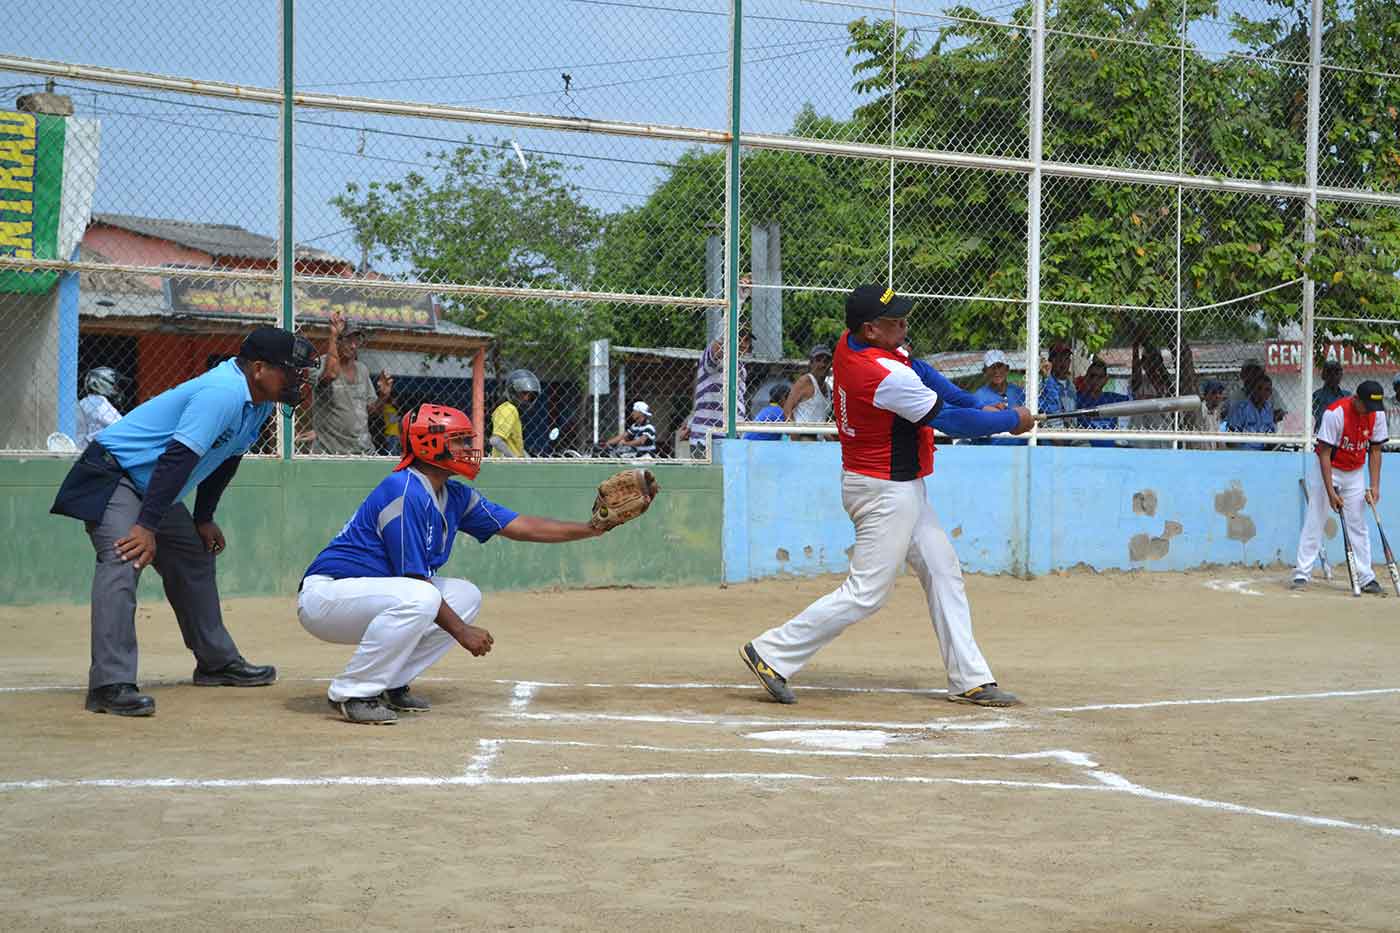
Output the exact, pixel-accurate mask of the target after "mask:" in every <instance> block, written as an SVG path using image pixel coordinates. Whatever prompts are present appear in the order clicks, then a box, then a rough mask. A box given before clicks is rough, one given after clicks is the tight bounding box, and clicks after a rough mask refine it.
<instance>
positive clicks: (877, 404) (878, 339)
mask: <svg viewBox="0 0 1400 933" xmlns="http://www.w3.org/2000/svg"><path fill="white" fill-rule="evenodd" d="M912 307H913V302H912V301H910V300H909V299H908V298H901V297H899V296H898V295H896V294H895V293H894V290H893V289H886V288H881V287H880V286H878V285H862V286H860V287H859V288H857V289H856V290H855V291H853V292H851V293H850V295H849V296H847V298H846V328H847V330H846V332H845V333H843V334H842V335H841V338H840V339H839V340H838V341H837V343H836V353H835V359H834V363H833V366H834V369H835V373H836V378H835V392H834V399H833V404H834V406H835V415H836V427H837V434H838V437H839V439H840V441H841V466H842V473H841V500H842V504H843V505H844V506H845V508H846V514H847V515H849V516H850V517H851V521H852V522H854V523H855V526H856V543H855V547H854V548H853V549H852V551H851V567H850V575H849V576H847V577H846V580H845V582H844V583H842V584H841V586H840V588H839V589H837V590H836V591H835V592H833V593H829V594H827V595H826V596H823V597H822V598H821V599H819V600H817V601H816V602H814V603H813V604H812V605H810V606H808V607H807V608H806V609H804V610H803V611H802V612H801V613H799V614H798V615H797V616H796V617H795V618H793V619H790V620H788V621H787V622H785V623H784V624H782V625H780V626H778V627H777V628H772V629H769V630H768V631H766V632H764V633H763V634H762V635H760V636H759V637H757V638H755V639H754V640H753V641H751V642H749V643H748V644H747V645H745V646H744V647H743V649H742V651H741V655H742V657H743V659H744V663H745V664H747V665H748V666H749V669H750V670H752V671H753V672H754V674H755V675H756V676H757V677H758V679H759V681H760V682H761V683H762V684H763V686H764V688H765V689H766V690H767V691H768V693H769V694H770V695H771V696H772V697H773V699H775V700H777V701H778V702H779V703H793V702H796V698H795V697H794V696H793V693H792V690H791V688H789V687H788V683H787V682H788V679H789V678H790V677H792V676H793V675H794V674H796V673H797V672H798V671H800V670H801V669H802V667H803V665H805V664H806V663H807V662H808V661H809V660H811V658H812V656H813V655H815V654H816V653H817V652H818V651H820V650H821V649H822V647H823V646H825V645H826V644H828V643H829V642H831V641H832V640H834V639H835V638H836V636H838V635H840V634H841V632H843V631H844V630H845V629H846V627H847V626H848V625H852V624H854V623H856V622H859V621H860V620H861V619H864V618H865V617H867V616H869V615H871V614H873V613H874V612H876V611H877V610H878V609H879V608H880V607H881V606H883V605H884V604H885V601H886V600H887V599H888V598H889V595H890V591H891V590H892V589H893V588H894V581H895V576H896V574H898V572H899V568H900V566H901V565H902V564H904V562H905V561H906V560H907V561H908V562H909V565H910V567H911V568H913V570H914V572H915V573H916V574H918V577H919V582H920V583H922V584H923V587H924V592H925V593H926V594H927V596H928V608H929V617H930V619H931V620H932V621H933V629H934V632H935V634H936V635H937V637H938V645H939V648H940V650H941V651H942V654H943V666H944V667H945V668H946V670H947V672H948V688H949V690H948V699H950V700H953V701H956V702H962V703H975V704H977V705H978V706H1010V705H1012V704H1014V703H1016V702H1018V701H1017V699H1016V697H1015V696H1013V695H1012V694H1011V693H1009V692H1007V691H1006V690H1003V689H1002V688H1001V687H999V686H998V685H997V683H996V679H995V678H994V677H993V676H992V671H991V668H990V667H988V665H987V661H986V659H985V658H983V657H982V651H981V649H979V648H978V647H977V642H976V640H974V639H973V637H972V616H971V611H970V610H969V608H968V604H967V592H966V590H965V589H964V587H963V579H962V567H961V566H960V565H959V564H958V555H957V552H956V551H954V550H953V545H952V543H951V542H950V541H949V540H948V535H947V534H946V533H945V532H944V531H943V528H942V526H941V525H939V523H938V517H937V516H936V515H935V514H934V511H933V506H932V505H930V504H929V501H928V495H927V493H926V492H925V490H924V479H923V478H924V477H925V476H927V475H928V474H929V473H931V472H933V427H932V425H934V424H937V426H938V429H939V430H940V431H943V432H944V433H945V434H949V435H952V436H959V437H979V436H983V435H987V434H996V433H998V432H1001V431H1009V432H1011V433H1013V434H1023V433H1025V432H1026V431H1028V430H1030V428H1031V424H1032V421H1031V413H1030V411H1029V409H1027V408H1025V407H1023V406H1018V407H1016V408H1012V409H1008V410H1005V411H983V410H982V408H981V406H980V405H979V404H978V402H977V399H976V398H975V397H974V396H973V395H972V394H971V393H969V392H964V391H963V390H962V389H960V388H958V387H957V386H955V385H954V384H953V383H952V382H950V381H949V380H948V379H947V378H945V377H944V376H942V375H940V374H939V373H938V372H936V371H935V370H934V369H933V367H931V366H929V365H928V364H927V363H925V362H923V361H922V360H911V359H910V357H909V354H908V352H907V351H906V350H905V349H904V348H903V344H904V339H905V336H906V334H907V333H908V321H907V320H906V317H907V315H908V314H909V311H910V309H911V308H912Z"/></svg>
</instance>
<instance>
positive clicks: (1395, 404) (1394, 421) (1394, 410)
mask: <svg viewBox="0 0 1400 933" xmlns="http://www.w3.org/2000/svg"><path fill="white" fill-rule="evenodd" d="M1390 391H1391V393H1392V398H1391V403H1390V408H1389V409H1388V410H1387V411H1386V413H1385V420H1386V424H1387V426H1388V427H1389V433H1390V439H1391V440H1392V441H1396V440H1400V374H1397V375H1396V376H1395V379H1394V381H1392V382H1391V384H1390Z"/></svg>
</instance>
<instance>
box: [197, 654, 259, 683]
mask: <svg viewBox="0 0 1400 933" xmlns="http://www.w3.org/2000/svg"><path fill="white" fill-rule="evenodd" d="M276 679H277V668H275V667H273V666H272V665H271V664H249V663H248V662H247V661H245V660H243V659H242V658H236V659H234V660H232V661H230V662H228V663H227V664H225V665H224V666H223V667H221V668H219V669H218V670H217V671H206V670H202V669H201V668H198V667H196V668H195V669H194V685H195V686H196V687H263V686H266V685H267V684H270V683H272V682H273V681H274V680H276Z"/></svg>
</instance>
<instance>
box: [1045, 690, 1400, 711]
mask: <svg viewBox="0 0 1400 933" xmlns="http://www.w3.org/2000/svg"><path fill="white" fill-rule="evenodd" d="M1386 693H1400V687H1381V688H1379V689H1376V690H1329V691H1327V692H1326V693H1279V694H1274V695H1272V696H1257V697H1214V698H1210V699H1198V700H1152V701H1150V702H1147V703H1096V704H1094V705H1092V706H1048V707H1046V712H1050V713H1083V712H1088V711H1091V710H1101V709H1150V708H1152V707H1155V706H1214V705H1217V704H1222V703H1277V702H1279V701H1281V700H1326V699H1330V698H1332V697H1366V696H1379V695H1381V694H1386Z"/></svg>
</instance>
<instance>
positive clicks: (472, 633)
mask: <svg viewBox="0 0 1400 933" xmlns="http://www.w3.org/2000/svg"><path fill="white" fill-rule="evenodd" d="M457 643H458V644H459V645H461V646H462V647H463V648H466V649H467V650H468V651H470V652H471V653H472V656H473V657H477V658H479V657H481V656H482V655H483V654H486V653H487V652H489V651H490V650H491V645H493V644H494V643H495V642H494V640H493V639H492V638H491V633H490V632H488V631H486V629H484V628H481V627H479V626H476V625H468V626H466V627H465V628H464V629H463V631H462V634H461V637H459V638H458V639H457Z"/></svg>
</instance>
